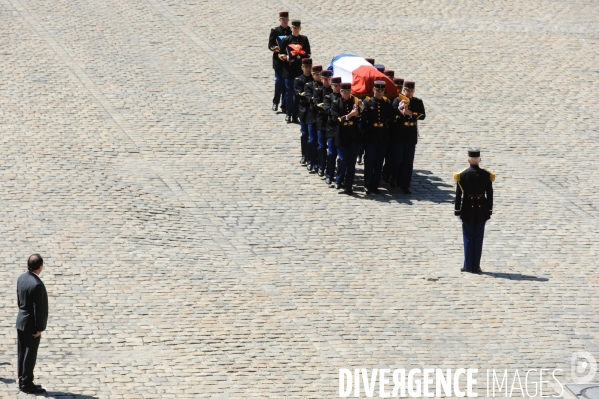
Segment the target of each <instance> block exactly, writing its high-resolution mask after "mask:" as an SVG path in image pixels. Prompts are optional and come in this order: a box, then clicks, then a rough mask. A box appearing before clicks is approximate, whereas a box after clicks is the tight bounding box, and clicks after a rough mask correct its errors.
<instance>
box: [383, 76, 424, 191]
mask: <svg viewBox="0 0 599 399" xmlns="http://www.w3.org/2000/svg"><path fill="white" fill-rule="evenodd" d="M415 86H416V84H415V83H414V82H411V81H406V82H404V88H403V94H404V95H405V96H406V97H408V98H409V99H410V104H409V105H407V106H406V104H405V103H404V102H403V101H401V100H400V99H399V97H398V98H396V99H395V101H394V103H393V107H394V108H396V109H398V110H399V112H400V115H399V118H398V120H397V122H398V128H399V137H398V142H399V143H400V145H399V146H396V151H394V153H393V158H394V163H395V165H396V167H395V168H394V169H395V170H393V171H392V172H391V185H392V186H393V183H394V182H397V185H399V188H401V191H403V192H404V194H412V192H411V191H410V184H411V182H412V172H413V171H414V154H415V153H416V143H418V121H419V120H424V118H425V117H426V114H425V111H424V103H423V102H422V100H421V99H419V98H416V97H414V90H415Z"/></svg>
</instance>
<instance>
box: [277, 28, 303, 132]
mask: <svg viewBox="0 0 599 399" xmlns="http://www.w3.org/2000/svg"><path fill="white" fill-rule="evenodd" d="M301 30H302V22H301V21H299V20H297V19H294V20H292V21H291V35H289V36H287V37H286V38H285V39H283V41H282V42H281V49H280V52H279V58H280V59H281V60H282V61H284V62H283V78H284V79H285V90H286V91H287V106H286V109H285V111H286V112H287V116H286V117H285V120H286V121H287V122H288V123H291V122H293V123H298V120H297V112H298V105H299V101H298V99H297V97H296V96H295V95H294V90H293V87H294V86H293V84H294V80H295V78H296V77H298V76H300V75H301V74H302V68H301V60H302V58H310V53H311V50H310V41H309V40H308V37H307V36H304V35H300V32H301ZM302 89H303V88H302Z"/></svg>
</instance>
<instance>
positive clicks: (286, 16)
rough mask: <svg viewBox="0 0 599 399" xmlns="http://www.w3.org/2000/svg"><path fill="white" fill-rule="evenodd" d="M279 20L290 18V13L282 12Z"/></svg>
mask: <svg viewBox="0 0 599 399" xmlns="http://www.w3.org/2000/svg"><path fill="white" fill-rule="evenodd" d="M279 18H289V11H281V12H280V13H279Z"/></svg>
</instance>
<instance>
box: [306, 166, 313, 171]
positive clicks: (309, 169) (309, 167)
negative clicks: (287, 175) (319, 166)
mask: <svg viewBox="0 0 599 399" xmlns="http://www.w3.org/2000/svg"><path fill="white" fill-rule="evenodd" d="M306 169H308V172H312V169H314V166H312V165H310V164H308V166H306Z"/></svg>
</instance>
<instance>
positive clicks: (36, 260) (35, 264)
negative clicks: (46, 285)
mask: <svg viewBox="0 0 599 399" xmlns="http://www.w3.org/2000/svg"><path fill="white" fill-rule="evenodd" d="M43 265H44V260H43V259H42V256H41V255H40V254H33V255H31V256H30V257H29V259H27V270H29V271H35V270H38V269H39V268H40V267H42V266H43Z"/></svg>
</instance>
